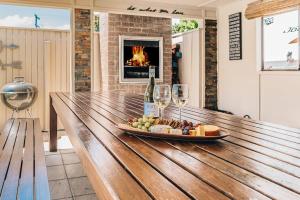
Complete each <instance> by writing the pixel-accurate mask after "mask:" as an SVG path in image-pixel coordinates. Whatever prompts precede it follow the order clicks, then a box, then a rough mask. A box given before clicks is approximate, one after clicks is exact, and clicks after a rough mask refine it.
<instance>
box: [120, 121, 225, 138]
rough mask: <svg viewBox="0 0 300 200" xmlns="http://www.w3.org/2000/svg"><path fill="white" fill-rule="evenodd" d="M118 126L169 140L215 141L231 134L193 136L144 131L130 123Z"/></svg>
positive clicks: (139, 133) (140, 134)
mask: <svg viewBox="0 0 300 200" xmlns="http://www.w3.org/2000/svg"><path fill="white" fill-rule="evenodd" d="M117 127H118V128H119V129H121V130H123V131H125V132H126V133H127V134H130V135H136V136H141V137H148V138H157V139H168V140H179V141H213V140H218V139H222V138H224V137H227V136H228V135H229V134H228V133H227V132H225V131H222V130H221V131H220V135H218V136H191V135H175V134H169V133H168V134H167V133H152V132H147V131H143V130H141V129H138V128H133V127H131V126H129V125H128V124H118V125H117Z"/></svg>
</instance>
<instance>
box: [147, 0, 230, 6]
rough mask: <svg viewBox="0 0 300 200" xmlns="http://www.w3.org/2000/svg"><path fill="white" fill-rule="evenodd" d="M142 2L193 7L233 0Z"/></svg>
mask: <svg viewBox="0 0 300 200" xmlns="http://www.w3.org/2000/svg"><path fill="white" fill-rule="evenodd" d="M142 1H144V2H157V3H166V4H176V5H184V6H195V7H217V6H219V5H223V4H225V3H228V2H230V1H234V0H142Z"/></svg>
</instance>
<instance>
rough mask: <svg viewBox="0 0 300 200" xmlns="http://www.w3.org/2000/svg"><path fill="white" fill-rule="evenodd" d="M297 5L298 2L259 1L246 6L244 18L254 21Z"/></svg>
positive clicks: (299, 1)
mask: <svg viewBox="0 0 300 200" xmlns="http://www.w3.org/2000/svg"><path fill="white" fill-rule="evenodd" d="M299 5H300V0H259V1H255V2H253V3H250V4H249V5H248V7H247V9H246V12H245V17H246V18H247V19H255V18H258V17H263V16H267V15H272V14H277V13H281V12H284V11H287V10H290V9H293V8H295V7H297V6H299Z"/></svg>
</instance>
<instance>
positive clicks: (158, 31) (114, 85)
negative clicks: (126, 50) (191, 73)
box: [100, 13, 172, 93]
mask: <svg viewBox="0 0 300 200" xmlns="http://www.w3.org/2000/svg"><path fill="white" fill-rule="evenodd" d="M171 26H172V22H171V19H169V18H159V17H146V16H134V15H121V14H110V13H109V14H108V13H101V14H100V60H101V61H100V62H101V78H100V79H101V88H102V89H104V90H123V91H127V92H134V93H143V92H144V90H145V87H146V84H145V83H120V82H119V36H120V35H126V36H144V37H163V66H164V68H163V82H164V83H167V84H171V79H172V67H171V61H172V30H171Z"/></svg>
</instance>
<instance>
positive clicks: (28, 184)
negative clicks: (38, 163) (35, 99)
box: [19, 120, 34, 200]
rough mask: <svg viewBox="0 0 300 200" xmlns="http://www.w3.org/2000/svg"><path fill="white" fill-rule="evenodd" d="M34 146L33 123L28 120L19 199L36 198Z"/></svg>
mask: <svg viewBox="0 0 300 200" xmlns="http://www.w3.org/2000/svg"><path fill="white" fill-rule="evenodd" d="M33 148H34V144H33V123H32V120H27V134H26V138H25V151H24V157H23V165H22V172H21V178H20V187H19V198H20V199H24V200H26V199H33V198H34V193H33V191H34V188H33V186H34V181H33V179H34V166H33V163H34V157H33V156H34V149H33Z"/></svg>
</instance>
